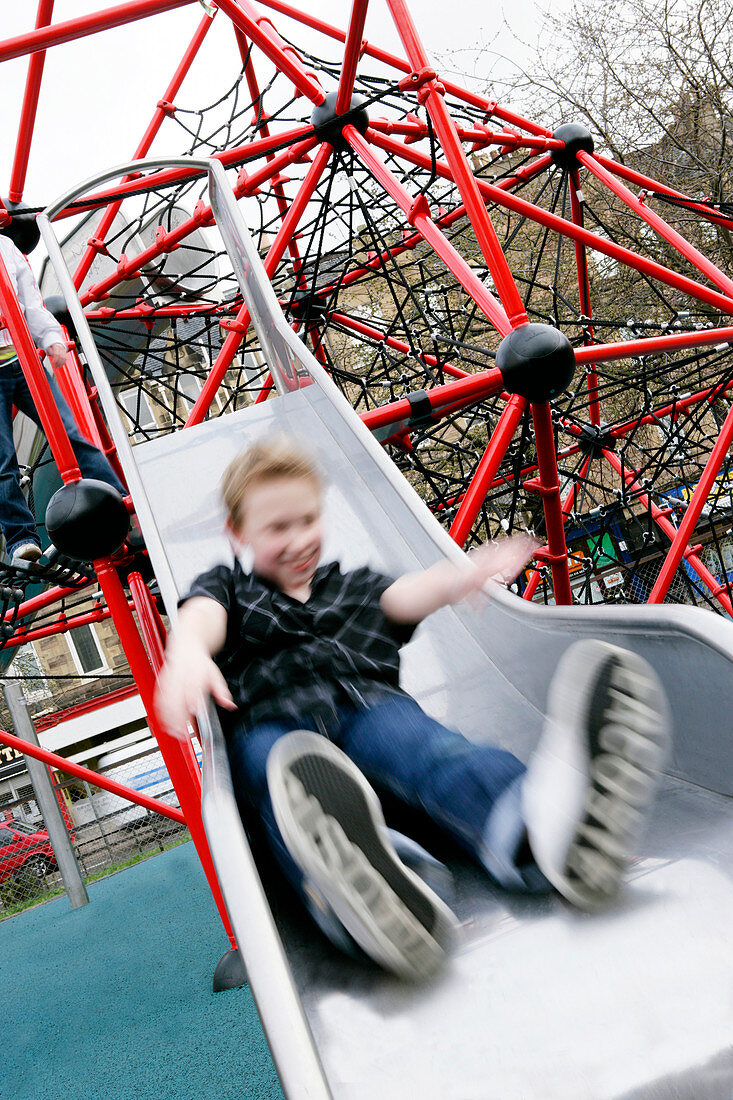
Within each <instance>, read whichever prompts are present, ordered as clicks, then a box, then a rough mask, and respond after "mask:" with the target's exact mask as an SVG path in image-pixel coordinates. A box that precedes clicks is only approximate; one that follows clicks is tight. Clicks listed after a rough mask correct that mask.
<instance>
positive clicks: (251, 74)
mask: <svg viewBox="0 0 733 1100" xmlns="http://www.w3.org/2000/svg"><path fill="white" fill-rule="evenodd" d="M234 33H235V35H236V39H237V45H238V46H239V53H240V56H241V58H242V64H243V65H244V73H245V77H246V80H247V88H248V89H249V93H250V95H251V96H252V104H253V106H254V109H255V117H254V121H255V122H258V123H259V128H258V133H259V134H260V136H261V137H263V138H269V137H270V127H269V125H268V122H267V115H266V114H265V108H264V104H263V102H262V93H261V91H260V86H259V81H258V80H257V74H256V73H255V69H254V65H253V63H252V51H251V49H250V47H249V43H248V41H247V38H246V36H245V35H244V34H243V33H242V31H241V30H240V29H239V27H235V28H234ZM266 159H267V160H268V161H269V162H270V163H272V161H273V160H274V159H275V156H274V153H268V154H266ZM284 180H285V177H284V176H281V175H280V173H279V172H278V173H277V175H275V176H274V177H273V178H272V179H271V180H270V186H271V187H272V190H273V192H274V194H275V202H276V203H277V208H278V212H279V214H280V219H281V220H282V219H283V218H284V217H285V216H286V214H287V212H288V200H287V197H286V195H285V188H284V187H283V182H284ZM288 252H289V253H290V255H291V256H292V259H293V268H294V270H295V271H296V273H299V272H300V269H301V267H302V264H301V258H300V253H299V251H298V244H297V241H296V240H295V237H294V236H293V237H291V238H290V241H289V242H288ZM299 279H300V276H299V275H298V281H299Z"/></svg>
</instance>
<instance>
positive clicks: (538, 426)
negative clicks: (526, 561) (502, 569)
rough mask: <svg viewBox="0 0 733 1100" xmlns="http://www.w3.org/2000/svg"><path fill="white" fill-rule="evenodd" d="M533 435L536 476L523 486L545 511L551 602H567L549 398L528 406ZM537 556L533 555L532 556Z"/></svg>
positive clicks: (567, 578) (564, 546)
mask: <svg viewBox="0 0 733 1100" xmlns="http://www.w3.org/2000/svg"><path fill="white" fill-rule="evenodd" d="M531 409H532V421H533V423H534V437H535V444H536V446H537V465H538V467H539V475H540V476H539V478H536V479H534V480H533V481H526V482H525V486H524V487H525V489H528V490H530V491H532V492H536V493H539V495H540V496H541V497H542V504H543V507H544V512H545V527H546V529H547V548H548V549H547V553H545V554H544V555H543V556H544V559H545V561H547V562H548V563H549V565H550V568H551V570H552V587H553V589H554V593H555V603H557V604H571V603H572V602H573V594H572V590H571V588H570V575H569V573H568V548H567V544H566V542H565V516H564V515H563V511H562V504H561V502H560V481H559V478H558V472H557V457H556V454H555V433H554V431H553V427H552V410H551V408H550V403H549V401H541V402H536V403H533V404H532V405H531ZM535 557H537V555H535Z"/></svg>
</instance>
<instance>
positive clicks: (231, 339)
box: [184, 142, 333, 428]
mask: <svg viewBox="0 0 733 1100" xmlns="http://www.w3.org/2000/svg"><path fill="white" fill-rule="evenodd" d="M332 152H333V149H332V147H331V146H330V145H329V144H328V143H327V142H324V143H323V144H322V145H321V146H320V148H319V149H318V152H317V153H316V155H315V157H314V158H313V163H312V164H311V166H310V168H309V169H308V172H307V173H306V176H305V179H304V180H303V182H302V184H301V185H300V190H299V191H298V193H297V195H296V196H295V198H294V199H293V202H292V204H291V206H290V209H289V210H288V213H287V215H286V216H285V218H284V219H283V223H282V225H281V226H280V229H279V230H278V232H277V236H276V237H275V240H274V241H273V242H272V245H271V247H270V250H269V252H268V253H267V256H266V257H265V262H264V267H265V271H266V272H267V275H268V277H269V278H272V276H273V274H274V272H275V269H276V268H277V265H278V264H279V263H280V260H281V259H282V256H283V253H284V252H285V249H286V247H287V244H288V242H289V240H290V238H291V237H292V235H293V233H295V230H296V229H297V227H298V223H299V222H300V219H301V217H302V216H303V213H304V211H305V208H306V206H307V205H308V203H309V202H310V198H311V195H312V194H313V191H314V190H315V188H316V186H317V184H318V181H319V179H320V178H321V175H322V173H323V171H324V169H325V167H326V165H327V164H328V161H329V158H330V156H331V153H332ZM249 323H250V318H249V311H248V309H247V307H246V306H242V308H241V310H240V311H239V313H238V314H237V318H236V321H234V322H230V325H229V327H230V328H231V332H230V334H229V336H227V338H226V340H225V341H224V343H223V345H222V348H221V351H220V352H219V354H218V355H217V357H216V361H215V362H214V363H213V364H212V367H211V370H210V371H209V376H208V378H207V379H206V382H205V383H204V385H203V387H202V389H201V393H200V394H199V396H198V398H197V399H196V403H195V404H194V406H193V408H192V409H191V412H190V414H189V417H188V419H187V420H186V423H185V425H184V426H185V427H186V428H190V427H192V426H193V425H194V424H200V423H201V421H202V420H203V419H204V417H205V416H206V413H207V412H208V411H209V408H210V407H211V402H212V401H213V400H214V396H215V394H216V391H217V390H218V389H219V386H220V385H221V380H222V378H223V377H224V375H225V374H226V372H227V371H228V370H229V367H230V366H231V363H232V359H233V358H234V356H235V354H236V352H237V348H238V347H239V345H240V344H241V342H242V339H243V337H244V335H245V334H246V332H247V329H248V328H249Z"/></svg>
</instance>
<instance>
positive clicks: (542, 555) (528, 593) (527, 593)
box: [522, 455, 593, 600]
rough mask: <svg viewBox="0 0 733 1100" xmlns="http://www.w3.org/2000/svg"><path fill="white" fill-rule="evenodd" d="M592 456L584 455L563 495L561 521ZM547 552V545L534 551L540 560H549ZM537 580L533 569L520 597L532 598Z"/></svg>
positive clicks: (569, 506)
mask: <svg viewBox="0 0 733 1100" xmlns="http://www.w3.org/2000/svg"><path fill="white" fill-rule="evenodd" d="M592 457H593V456H592V455H586V457H585V458H584V459H583V461H582V463H581V466H580V470H579V472H578V474H577V476H576V477H575V478H574V480H573V484H572V485H571V487H570V491H569V492H568V494H567V496H566V497H565V500H564V501H563V504H562V514H563V522H564V521H565V520H566V519H567V518H568V516H569V515H570V513H571V512H572V510H573V507H574V506H575V501H576V499H577V497H578V491H579V489H580V485H581V482H582V481H583V479H584V478H585V476H586V474H587V473H588V468H589V467H590V464H591V461H592ZM549 554H550V548H549V546H548V547H547V549H545V547H541V548H540V549H539V550H537V551H536V553H535V557H536V558H538V559H541V560H542V561H548V560H549ZM539 582H540V571H539V569H535V570H534V572H533V573H532V576H531V577H530V578H529V582H528V584H527V587H526V588H525V590H524V592H523V593H522V599H523V600H531V599H532V598H533V596H534V594H535V592H536V591H537V586H538V584H539Z"/></svg>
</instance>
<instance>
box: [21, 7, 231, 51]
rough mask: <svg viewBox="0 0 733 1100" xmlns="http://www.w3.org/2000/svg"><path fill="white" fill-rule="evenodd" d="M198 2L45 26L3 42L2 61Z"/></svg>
mask: <svg viewBox="0 0 733 1100" xmlns="http://www.w3.org/2000/svg"><path fill="white" fill-rule="evenodd" d="M195 2H196V0H132V3H129V4H120V5H119V6H118V7H116V8H105V9H104V11H97V12H93V13H92V14H91V15H81V16H78V17H77V18H76V19H68V20H66V22H64V23H55V24H54V25H53V26H52V27H41V28H39V29H38V30H34V31H29V32H28V33H27V34H19V35H18V36H17V37H15V38H6V39H5V41H4V42H0V61H9V60H10V58H11V57H22V56H23V55H24V54H27V53H37V52H38V51H39V50H46V49H48V47H49V46H58V45H59V44H60V43H61V42H72V41H73V40H74V39H75V38H84V37H85V36H86V35H89V34H96V33H97V32H98V31H106V30H110V28H112V27H121V26H122V25H123V24H125V23H134V22H135V20H137V19H145V18H146V17H147V16H149V15H158V13H159V12H164V11H171V10H172V9H173V8H183V7H185V6H186V5H187V4H193V3H195ZM219 6H220V7H221V5H219Z"/></svg>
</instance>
